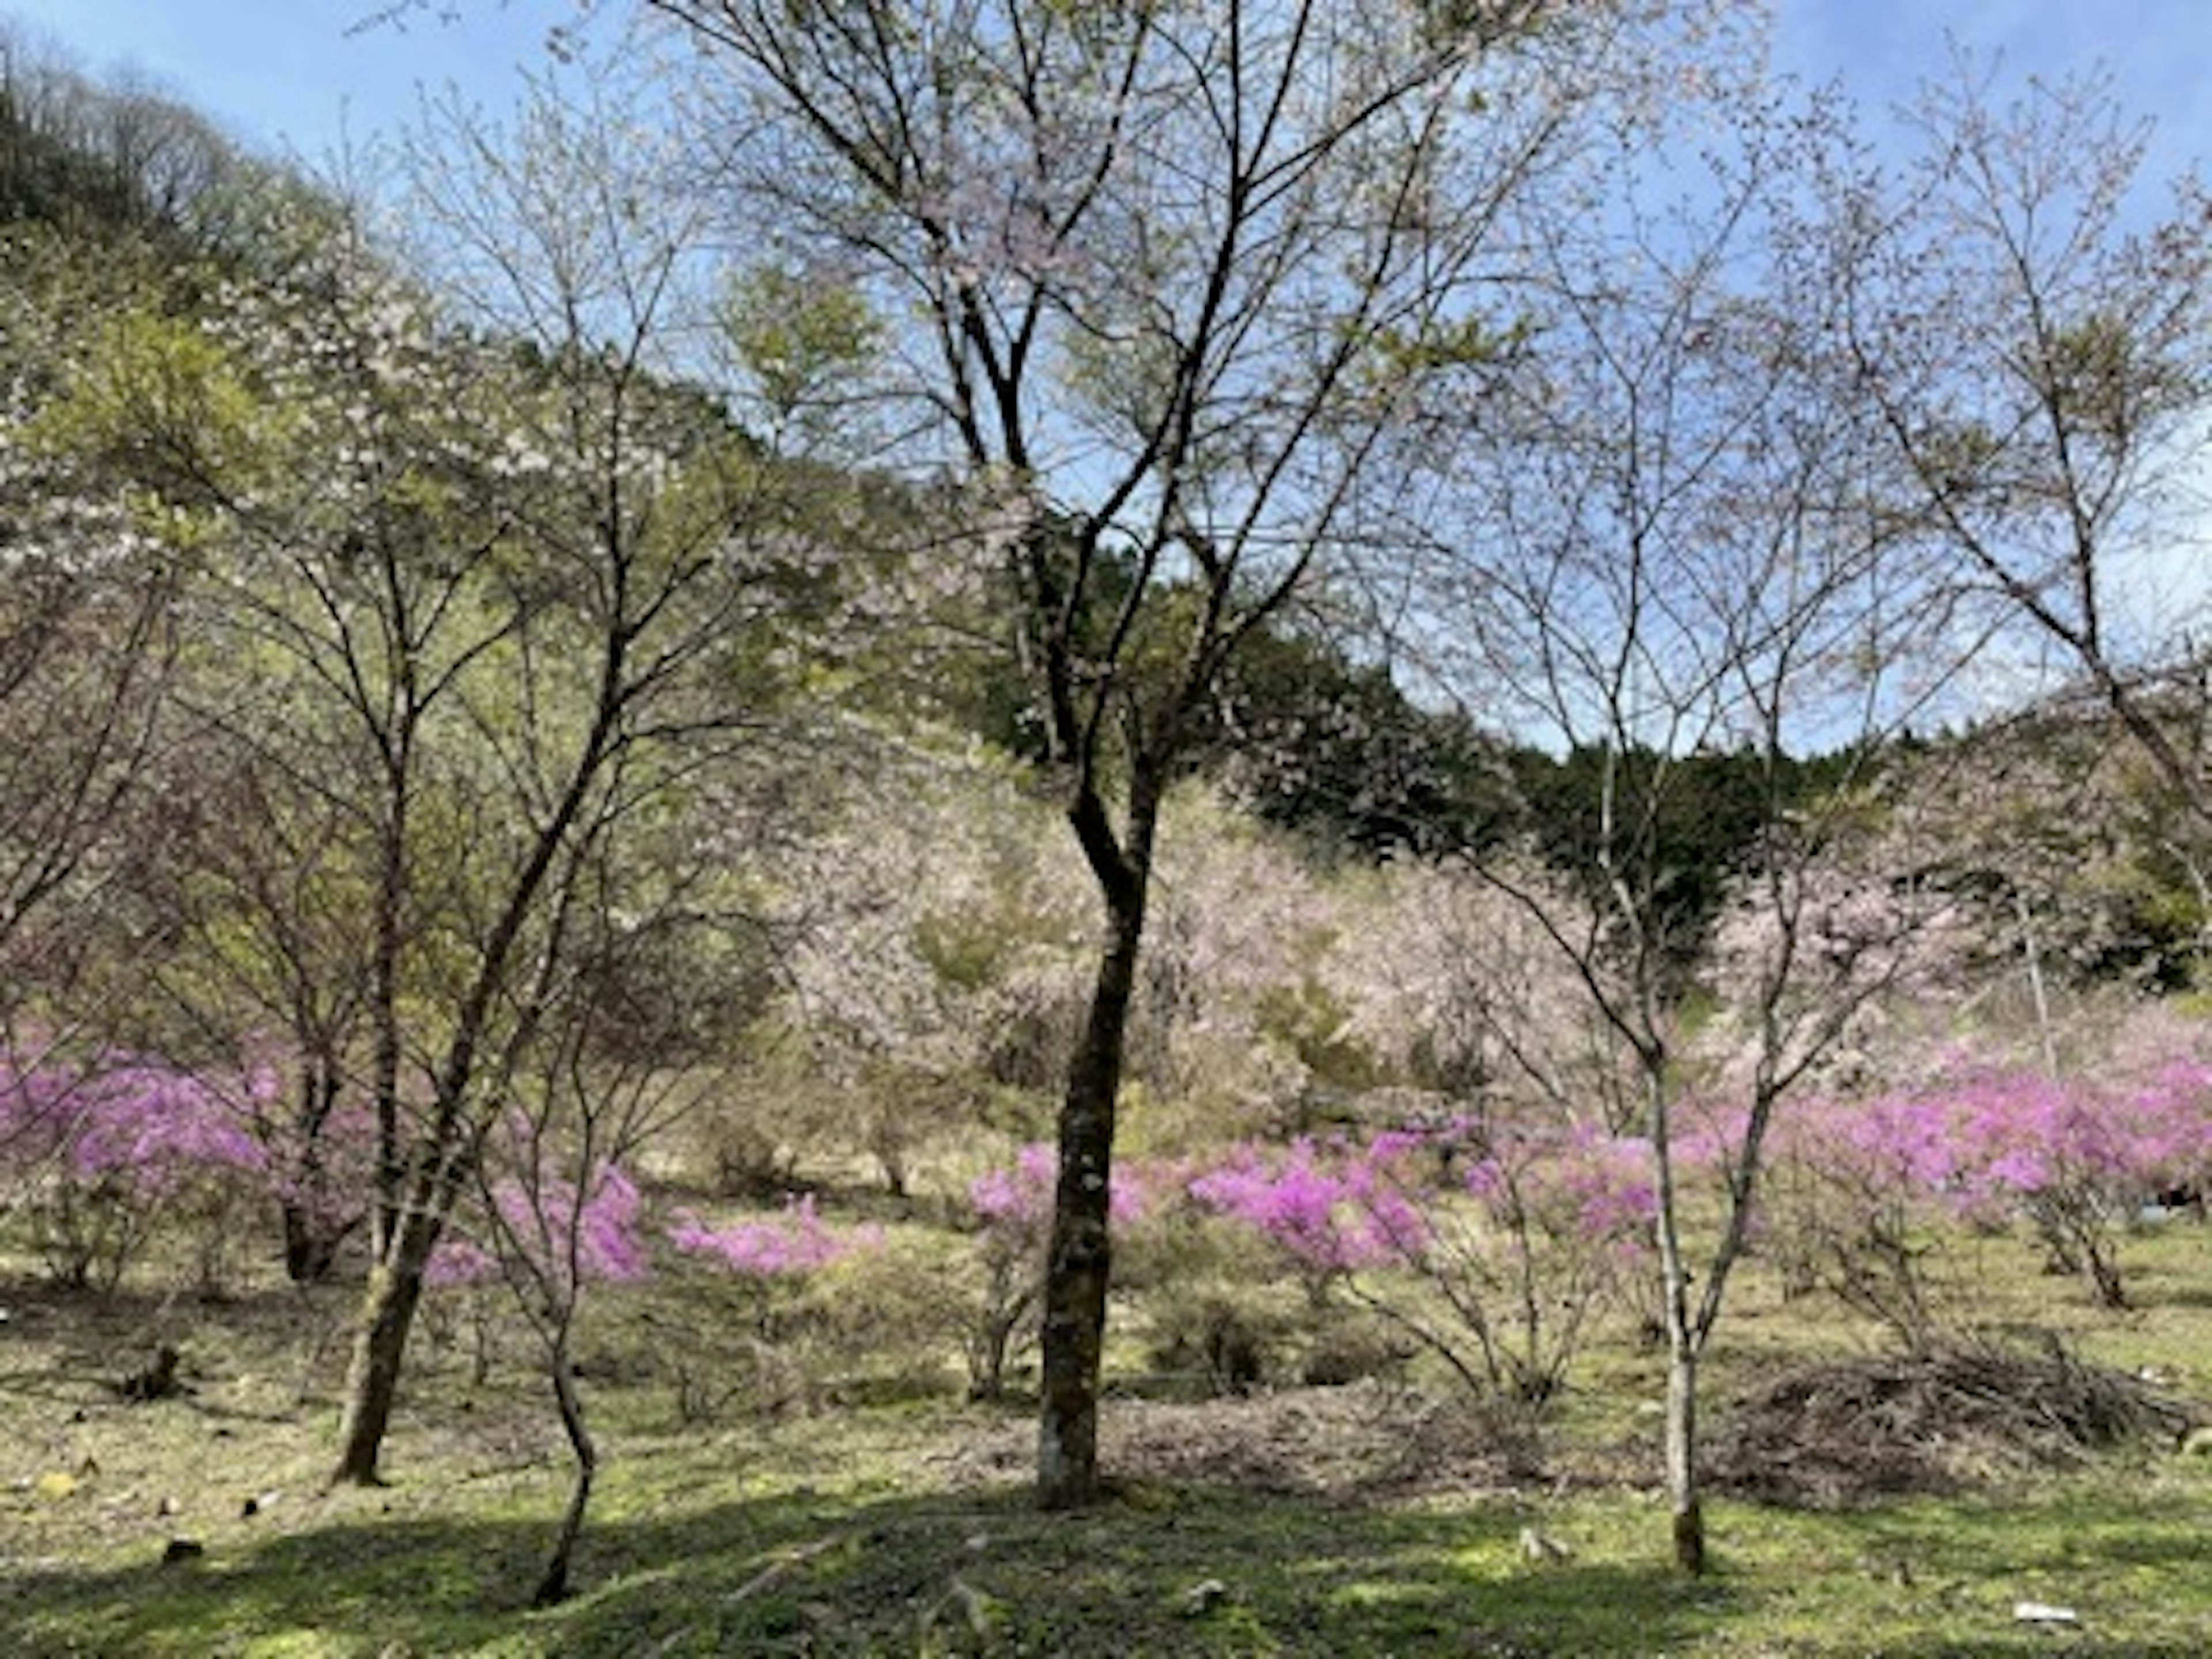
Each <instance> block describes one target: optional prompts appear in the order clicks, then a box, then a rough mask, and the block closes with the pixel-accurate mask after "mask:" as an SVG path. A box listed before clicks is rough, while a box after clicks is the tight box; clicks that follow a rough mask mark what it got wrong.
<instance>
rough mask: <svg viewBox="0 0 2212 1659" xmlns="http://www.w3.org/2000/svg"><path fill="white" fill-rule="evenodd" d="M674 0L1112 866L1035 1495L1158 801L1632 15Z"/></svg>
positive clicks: (760, 182)
mask: <svg viewBox="0 0 2212 1659" xmlns="http://www.w3.org/2000/svg"><path fill="white" fill-rule="evenodd" d="M647 9H648V10H649V11H651V12H653V13H657V14H659V15H661V16H663V17H665V18H667V19H669V20H671V21H673V22H675V23H676V24H678V26H680V27H681V28H682V30H683V31H684V32H685V33H687V34H688V35H689V36H690V39H691V40H694V41H696V43H697V44H698V45H699V46H702V48H704V49H705V54H706V55H705V59H704V62H705V64H706V66H707V70H706V72H705V73H702V74H701V75H699V76H697V77H696V78H695V80H694V81H693V82H691V83H690V85H689V87H688V88H687V92H688V94H689V95H690V97H691V98H692V99H693V100H695V101H696V107H698V108H700V109H701V110H702V112H705V113H706V114H708V116H709V118H712V119H714V120H716V121H718V122H719V124H720V125H719V127H718V128H716V129H715V130H714V136H719V137H720V138H721V139H722V141H723V142H724V143H726V144H727V145H728V146H729V148H730V149H731V151H732V155H733V157H734V158H735V161H736V165H737V166H738V167H739V168H740V170H741V171H742V172H743V173H744V176H745V179H746V180H747V184H748V188H747V189H745V190H744V191H743V192H742V193H741V194H740V195H739V197H738V203H739V204H740V206H741V210H742V211H744V213H745V214H747V215H750V216H752V217H751V218H750V219H749V220H748V221H747V222H749V223H752V224H754V225H756V226H757V228H758V229H759V230H760V231H764V232H766V233H768V234H772V235H773V236H774V237H775V238H777V239H779V240H778V241H777V243H776V244H775V246H776V248H777V251H778V252H780V253H781V254H782V255H783V256H784V258H785V259H786V262H787V264H788V265H789V266H790V267H791V268H793V269H794V270H798V271H800V272H802V273H805V274H806V275H808V276H811V278H812V279H813V280H815V281H816V282H817V283H822V284H825V285H828V284H836V285H841V286H842V287H845V288H846V289H850V290H852V291H856V292H858V293H859V294H860V295H863V296H865V297H866V299H867V300H868V301H870V303H871V304H872V306H873V307H874V308H875V310H876V311H877V313H878V316H880V317H881V318H884V319H887V320H888V321H890V322H891V323H894V324H896V326H895V327H894V328H893V329H892V331H891V333H890V337H888V339H887V340H886V343H885V345H884V349H883V351H882V352H881V353H880V354H879V356H878V363H877V365H876V367H877V368H878V371H879V372H878V376H877V379H878V386H879V389H880V392H881V394H882V395H883V396H884V398H888V399H893V400H897V399H903V400H904V401H903V403H896V402H895V403H893V404H890V405H887V406H896V407H903V408H904V409H906V410H907V411H908V416H909V418H908V421H907V422H905V423H904V424H903V425H902V427H900V428H898V430H899V431H900V432H901V433H902V435H903V441H902V443H901V444H900V445H898V446H896V447H893V448H891V449H890V451H889V454H890V458H891V459H897V460H900V461H902V462H904V463H907V464H909V465H913V466H915V468H917V469H921V470H925V471H933V472H937V473H939V474H942V475H945V476H950V477H953V478H955V479H957V480H958V481H959V482H960V483H961V484H962V485H963V488H964V491H965V496H966V501H967V503H968V512H969V520H968V522H967V525H966V526H955V528H956V529H957V530H961V531H962V532H963V543H962V544H959V545H964V547H965V549H966V550H968V551H969V553H971V554H972V553H974V552H976V551H981V552H982V553H985V554H987V555H989V556H991V557H992V558H994V559H996V560H998V561H1000V565H1001V569H1002V571H1003V575H1002V576H1001V577H1000V580H1005V581H1006V583H1008V584H1009V586H1008V589H1007V590H1006V591H1008V592H1011V594H1012V600H1013V603H1012V607H1011V609H1012V620H1013V629H1012V632H1013V634H1014V635H1015V639H1014V641H1013V643H1014V646H1015V648H1016V650H1017V651H1018V659H1019V661H1020V664H1021V665H1022V667H1023V670H1024V671H1025V673H1026V674H1027V676H1028V677H1029V678H1030V684H1031V686H1032V688H1033V697H1034V711H1033V712H1034V717H1035V722H1036V731H1037V732H1038V733H1039V734H1040V738H1041V746H1042V748H1043V749H1044V750H1046V752H1047V754H1048V763H1047V773H1048V777H1049V779H1050V781H1051V785H1052V787H1053V788H1054V790H1055V792H1056V793H1058V795H1059V798H1060V801H1061V803H1062V805H1063V806H1064V810H1065V813H1066V820H1067V822H1068V824H1069V825H1070V827H1071V829H1072V830H1073V834H1074V836H1075V838H1076V840H1077V842H1078V843H1079V846H1080V847H1081V848H1082V851H1083V854H1084V856H1085V860H1086V861H1087V864H1088V866H1089V869H1090V872H1091V878H1092V879H1093V880H1094V881H1095V883H1096V885H1097V893H1098V897H1099V901H1100V903H1101V906H1102V908H1103V915H1104V921H1105V927H1104V929H1103V936H1102V943H1101V945H1100V947H1099V951H1098V956H1097V962H1096V964H1095V972H1094V976H1093V980H1092V985H1091V993H1090V1000H1089V1012H1088V1015H1087V1018H1086V1021H1085V1026H1084V1030H1083V1034H1082V1036H1081V1037H1080V1039H1079V1042H1078V1044H1077V1047H1076V1051H1075V1054H1074V1055H1073V1059H1072V1060H1071V1062H1070V1064H1069V1067H1068V1071H1067V1074H1066V1089H1065V1092H1064V1095H1063V1097H1062V1102H1061V1107H1060V1123H1059V1177H1058V1190H1057V1196H1056V1207H1055V1218H1054V1232H1053V1241H1052V1245H1051V1257H1050V1267H1049V1270H1048V1288H1047V1292H1046V1307H1045V1314H1044V1361H1043V1395H1044V1401H1043V1407H1042V1417H1041V1423H1040V1431H1039V1444H1038V1480H1037V1489H1038V1496H1039V1498H1040V1501H1041V1502H1042V1504H1046V1505H1047V1506H1052V1507H1059V1506H1066V1505H1075V1504H1084V1503H1086V1502H1088V1501H1090V1500H1091V1499H1092V1498H1094V1497H1095V1496H1096V1495H1097V1492H1098V1489H1099V1480H1098V1472H1097V1411H1098V1389H1099V1380H1100V1371H1101V1364H1102V1352H1103V1336H1104V1332H1105V1321H1106V1298H1107V1291H1108V1284H1109V1260H1110V1243H1109V1232H1108V1222H1107V1206H1108V1192H1109V1183H1110V1181H1111V1176H1112V1157H1113V1146H1114V1132H1115V1106H1116V1101H1117V1097H1118V1095H1119V1091H1120V1085H1121V1072H1122V1064H1123V1051H1124V1046H1125V1037H1126V1034H1127V1025H1128V1018H1129V1009H1130V1001H1131V996H1132V992H1133V987H1134V986H1135V984H1136V980H1137V963H1138V956H1139V948H1140V945H1141V944H1142V941H1143V939H1144V935H1145V926H1146V915H1147V903H1148V900H1149V897H1150V884H1151V876H1152V859H1153V850H1154V843H1155V840H1156V836H1157V834H1158V824H1159V816H1160V811H1161V805H1162V799H1163V797H1164V793H1165V792H1166V791H1167V789H1168V787H1169V786H1170V782H1171V781H1173V779H1174V778H1175V777H1176V774H1177V771H1178V769H1179V767H1180V766H1181V765H1182V763H1184V762H1185V760H1186V759H1187V757H1188V748H1189V744H1190V743H1191V740H1192V738H1193V734H1194V729H1195V726H1196V723H1197V722H1196V716H1197V715H1198V714H1199V713H1200V709H1201V708H1202V705H1203V704H1204V703H1205V702H1206V699H1207V698H1208V697H1209V696H1211V695H1212V693H1213V692H1214V690H1216V688H1217V687H1218V685H1219V684H1220V683H1221V680H1222V676H1223V672H1224V669H1225V665H1227V664H1228V663H1230V662H1231V660H1232V659H1234V658H1235V657H1236V655H1237V653H1238V651H1239V649H1240V648H1241V647H1243V643H1244V642H1245V641H1247V640H1249V639H1250V638H1252V637H1253V636H1254V634H1255V630H1256V629H1260V628H1261V626H1262V624H1264V623H1266V622H1267V620H1268V619H1269V618H1270V617H1273V616H1275V615H1277V614H1278V613H1279V612H1280V611H1282V610H1283V608H1284V607H1285V605H1289V604H1290V603H1291V601H1292V599H1294V598H1295V597H1296V596H1297V594H1298V593H1299V592H1301V590H1302V589H1303V588H1304V587H1305V586H1307V585H1308V584H1309V582H1310V580H1311V579H1312V578H1313V576H1314V575H1315V574H1316V571H1317V570H1318V569H1320V568H1322V567H1324V566H1325V565H1327V564H1328V563H1329V562H1332V560H1333V559H1334V557H1335V556H1336V553H1337V552H1338V551H1339V550H1340V549H1341V548H1342V547H1343V545H1344V544H1346V541H1347V539H1348V538H1350V537H1352V535H1353V534H1354V533H1355V531H1356V530H1357V528H1358V526H1357V522H1356V520H1357V518H1358V514H1357V513H1355V512H1354V510H1353V509H1354V506H1355V503H1356V501H1357V500H1358V495H1359V491H1358V483H1359V481H1360V480H1361V479H1362V477H1364V475H1365V474H1366V473H1367V471H1369V469H1370V466H1371V465H1373V464H1374V462H1375V460H1376V456H1377V444H1378V440H1379V438H1380V436H1381V435H1382V434H1383V432H1385V431H1386V430H1387V429H1389V427H1390V425H1391V423H1392V422H1394V421H1395V419H1396V418H1397V417H1398V414H1399V412H1400V410H1401V406H1402V402H1403V399H1404V398H1405V397H1406V395H1407V389H1408V387H1409V386H1412V385H1413V383H1415V382H1417V381H1419V380H1420V379H1421V378H1422V377H1423V376H1424V375H1425V374H1426V373H1427V372H1428V371H1429V370H1430V368H1431V367H1432V366H1433V365H1434V364H1435V363H1436V362H1437V361H1439V360H1440V359H1442V358H1443V357H1446V356H1469V355H1479V354H1480V353H1481V352H1482V351H1484V350H1485V349H1487V344H1488V338H1489V337H1488V336H1487V334H1486V332H1485V322H1486V313H1485V310H1484V296H1483V295H1480V294H1479V293H1477V292H1475V291H1474V284H1475V283H1476V280H1477V278H1478V277H1479V276H1480V275H1481V274H1482V261H1483V259H1484V257H1485V254H1486V251H1487V250H1488V249H1489V247H1490V236H1491V231H1492V226H1493V224H1494V222H1495V218H1496V216H1497V214H1498V210H1499V208H1500V206H1501V204H1504V203H1505V202H1506V201H1508V200H1510V198H1512V197H1514V196H1515V195H1516V193H1517V192H1519V191H1522V190H1523V189H1525V188H1527V187H1528V185H1529V184H1530V183H1531V181H1532V180H1533V179H1534V177H1535V176H1536V175H1537V174H1538V173H1540V171H1541V168H1542V167H1544V166H1545V164H1546V160H1547V156H1548V155H1550V154H1551V153H1552V151H1553V149H1554V148H1555V147H1556V146H1557V145H1558V144H1559V143H1560V141H1561V139H1562V136H1563V134H1564V133H1565V131H1567V130H1568V129H1569V128H1570V127H1571V123H1572V117H1573V114H1574V112H1575V111H1576V110H1577V107H1579V104H1580V100H1582V98H1583V95H1584V94H1585V93H1586V91H1587V89H1588V87H1589V85H1590V84H1591V83H1592V82H1594V81H1595V80H1596V79H1598V78H1600V77H1601V76H1603V75H1604V74H1606V73H1607V72H1610V70H1611V67H1612V66H1613V65H1615V64H1618V63H1619V62H1620V61H1622V59H1623V58H1625V57H1626V56H1627V55H1628V54H1629V52H1630V49H1631V48H1630V45H1629V43H1630V42H1631V41H1632V40H1634V39H1635V38H1636V31H1635V27H1634V25H1635V23H1636V22H1637V21H1642V20H1641V18H1640V16H1639V17H1637V18H1632V17H1631V16H1630V14H1633V13H1638V12H1639V10H1640V9H1638V8H1634V7H1625V8H1615V7H1611V6H1594V7H1575V8H1567V7H1553V6H1549V5H1546V4H1543V3H1540V0H1510V3H1503V4H1496V5H1481V6H1471V7H1450V8H1437V7H1432V6H1425V5H1413V4H1407V5H1401V4H1395V3H1390V4H1383V5H1376V4H1363V5H1352V4H1340V3H1334V0H1250V3H1248V0H1231V3H1227V4H1223V5H1207V6H1184V5H1176V4H1166V5H1152V4H1146V5H1139V6H1130V7H1076V8H1069V7H1066V6H1060V5H1054V4H1040V3H1027V0H981V3H937V0H933V3H927V4H922V5H920V6H915V5H908V4H896V5H894V4H890V3H884V0H834V3H813V0H809V3H802V4H799V5H789V4H785V3H781V0H774V3H769V0H758V3H756V0H647ZM716 71H719V78H716ZM955 550H956V551H957V550H958V546H957V545H956V548H955ZM943 556H944V555H939V557H940V558H942V557H943Z"/></svg>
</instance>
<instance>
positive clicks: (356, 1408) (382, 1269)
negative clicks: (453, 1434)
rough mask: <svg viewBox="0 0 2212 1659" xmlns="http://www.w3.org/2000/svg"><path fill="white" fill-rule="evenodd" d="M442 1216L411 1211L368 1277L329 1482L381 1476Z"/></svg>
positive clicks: (365, 1482)
mask: <svg viewBox="0 0 2212 1659" xmlns="http://www.w3.org/2000/svg"><path fill="white" fill-rule="evenodd" d="M442 1228H443V1218H442V1217H439V1216H435V1215H434V1214H432V1213H430V1212H429V1210H428V1206H422V1207H417V1208H415V1209H411V1210H410V1211H409V1212H407V1213H406V1214H405V1215H404V1218H402V1221H401V1225H400V1227H399V1231H398V1233H397V1234H396V1235H395V1236H394V1237H393V1240H392V1250H391V1253H390V1255H388V1256H387V1257H386V1259H385V1260H383V1261H379V1262H378V1263H377V1264H376V1266H375V1267H374V1269H373V1270H372V1271H371V1272H370V1273H369V1276H368V1293H367V1295H366V1296H365V1297H364V1298H363V1300H362V1312H361V1324H360V1326H359V1328H357V1329H356V1331H355V1333H354V1345H353V1358H352V1361H351V1363H350V1364H349V1365H348V1366H347V1368H346V1403H345V1417H344V1419H343V1422H342V1423H341V1424H340V1425H339V1429H338V1439H339V1443H340V1450H339V1453H338V1462H337V1468H335V1469H334V1470H332V1471H331V1485H332V1486H341V1485H353V1486H376V1485H378V1484H380V1480H381V1478H382V1477H381V1476H380V1473H379V1470H378V1463H379V1461H380V1458H381V1456H382V1455H383V1450H384V1436H385V1432H386V1430H388V1429H389V1428H390V1427H391V1425H392V1407H393V1406H394V1404H395V1403H397V1401H398V1397H399V1365H400V1361H401V1360H402V1359H403V1358H404V1357H405V1355H406V1352H407V1335H408V1332H409V1331H410V1329H411V1328H413V1326H414V1323H415V1310H416V1307H417V1306H418V1305H420V1304H421V1302H422V1271H423V1268H424V1267H426V1266H427V1265H428V1262H429V1260H430V1252H431V1251H432V1250H433V1249H436V1248H437V1243H438V1236H439V1234H440V1232H441V1231H442Z"/></svg>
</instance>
